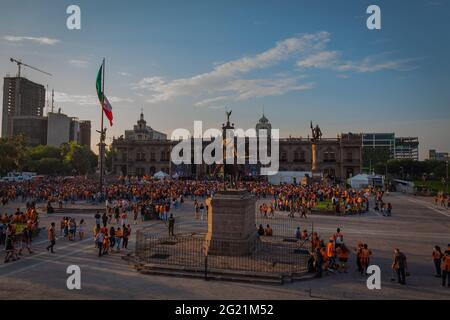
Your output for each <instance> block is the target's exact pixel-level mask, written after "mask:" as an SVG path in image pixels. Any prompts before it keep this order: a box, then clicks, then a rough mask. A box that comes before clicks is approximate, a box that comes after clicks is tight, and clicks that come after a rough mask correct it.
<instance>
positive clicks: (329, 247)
mask: <svg viewBox="0 0 450 320" xmlns="http://www.w3.org/2000/svg"><path fill="white" fill-rule="evenodd" d="M327 257H328V260H329V261H330V264H329V268H330V269H333V268H335V264H336V252H335V250H334V240H333V238H331V239H330V241H329V242H328V244H327Z"/></svg>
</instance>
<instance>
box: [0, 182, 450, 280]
mask: <svg viewBox="0 0 450 320" xmlns="http://www.w3.org/2000/svg"><path fill="white" fill-rule="evenodd" d="M229 187H231V185H230V184H229V183H224V182H220V181H179V180H163V181H154V180H151V181H143V180H137V179H136V180H133V179H128V180H125V179H119V180H116V181H112V182H110V183H107V184H106V185H105V188H104V192H102V193H100V192H99V191H98V183H97V181H94V180H92V179H89V178H85V177H69V178H58V177H48V178H42V179H40V180H39V179H38V180H35V181H30V182H21V183H15V182H11V183H6V184H5V183H3V184H0V199H1V203H2V205H3V206H6V205H7V204H8V203H9V202H14V203H17V202H22V203H26V210H25V211H24V212H22V211H20V209H17V210H16V212H15V213H13V214H10V215H8V214H7V213H4V214H2V215H0V243H1V244H2V245H4V246H5V249H6V257H5V262H9V261H11V260H17V259H19V256H20V255H21V254H22V252H23V251H28V252H29V253H30V254H31V253H33V250H32V238H33V231H35V230H36V228H37V226H38V221H39V216H38V214H37V210H36V204H38V203H46V204H47V206H46V208H47V212H48V210H49V208H51V209H52V210H53V207H58V208H64V207H67V205H68V204H69V203H71V204H76V203H78V202H88V203H105V211H104V213H103V214H100V212H97V213H96V214H95V215H94V217H93V220H94V221H95V223H94V228H93V242H94V243H95V248H96V250H98V256H99V257H101V256H104V255H107V254H110V253H112V252H114V251H120V250H123V249H127V247H128V241H129V238H130V236H131V231H132V228H131V225H136V224H138V223H139V221H141V220H146V219H159V220H162V221H164V222H165V223H166V225H167V223H168V227H169V235H173V234H174V221H175V218H174V217H173V212H172V211H173V210H177V209H179V208H180V207H182V205H183V203H184V202H185V201H186V200H187V199H189V200H190V201H192V202H193V203H194V217H195V219H200V220H204V219H206V216H207V215H206V213H207V209H208V208H207V205H206V201H205V200H206V198H208V197H212V196H214V194H215V193H217V192H218V191H220V190H223V189H226V188H229ZM233 187H234V188H239V189H246V190H247V191H248V192H250V193H251V194H253V195H254V196H255V197H256V198H258V199H260V200H262V201H261V202H260V205H259V208H258V210H259V215H260V217H261V218H267V219H274V218H276V217H277V215H281V214H283V213H284V214H287V216H289V217H292V218H294V217H295V216H296V215H298V216H299V217H300V218H305V219H306V218H307V217H308V216H310V215H311V214H314V212H315V211H317V210H321V208H322V209H323V208H325V209H326V210H328V211H330V212H335V213H336V214H339V215H341V214H362V213H363V212H366V211H368V210H369V208H370V204H369V202H371V200H370V199H371V196H373V208H374V210H375V211H378V212H381V213H382V214H383V215H385V216H391V214H392V204H391V203H386V202H384V200H383V195H384V194H383V192H381V191H376V190H354V189H351V188H346V187H344V186H341V185H334V184H330V183H311V184H307V185H298V184H281V185H271V184H269V183H267V182H264V181H239V182H235V183H234V184H233ZM435 201H436V204H437V205H441V206H448V201H450V198H449V197H445V196H443V195H440V196H438V197H436V198H435ZM86 225H87V224H86V222H85V221H84V220H83V219H80V220H79V222H78V219H77V218H75V217H69V216H67V217H64V218H62V219H61V221H60V224H59V228H60V230H59V237H60V238H61V239H64V240H67V241H77V240H79V241H82V240H84V239H85V238H86V228H87V227H86ZM18 226H23V227H21V230H20V232H18V231H17V228H18ZM256 229H257V233H258V234H259V235H260V236H267V237H270V236H273V235H274V230H273V229H272V227H271V226H270V225H269V224H266V226H265V227H264V226H263V225H262V224H260V225H259V226H258V227H257V228H256ZM47 232H48V240H49V246H48V247H47V250H48V251H49V252H53V253H54V252H55V251H54V247H55V244H56V239H57V230H56V224H55V223H52V224H51V225H50V226H49V227H48V230H47ZM17 234H19V239H18V236H17ZM294 236H295V238H297V239H298V240H301V241H302V242H303V243H305V242H311V247H312V250H311V259H310V263H309V268H310V269H311V270H314V272H316V273H317V276H318V277H321V276H322V275H323V272H326V273H334V272H336V271H337V272H342V273H347V272H348V261H349V259H350V256H351V255H352V253H353V254H354V256H355V265H356V269H357V271H358V272H359V273H360V274H361V275H366V274H367V268H368V266H369V265H370V260H371V257H372V250H371V248H370V247H369V246H368V244H367V243H364V242H360V243H357V244H356V247H355V248H354V249H351V248H350V247H348V246H347V245H346V244H345V243H344V236H343V234H342V232H341V230H340V229H337V231H336V233H334V234H333V235H331V236H330V237H328V238H325V239H322V238H321V237H320V236H319V234H318V233H317V232H312V233H310V234H309V233H308V230H306V229H303V230H302V229H300V228H297V229H296V230H295V234H294ZM19 243H20V244H21V245H20V246H18V244H19ZM19 247H20V248H19ZM449 255H450V247H449V249H448V250H446V251H445V252H441V250H440V248H439V247H438V246H436V247H435V249H434V251H433V254H432V257H433V262H434V266H435V272H436V277H441V278H442V284H443V285H446V284H447V285H449V282H450V257H449ZM392 269H393V271H394V273H395V274H396V276H397V280H398V282H399V283H401V284H405V283H406V276H407V275H408V271H407V270H408V266H407V262H406V256H405V255H404V254H403V253H402V252H401V251H400V250H399V249H395V252H394V257H393V263H392Z"/></svg>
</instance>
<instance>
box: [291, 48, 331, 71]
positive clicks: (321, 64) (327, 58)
mask: <svg viewBox="0 0 450 320" xmlns="http://www.w3.org/2000/svg"><path fill="white" fill-rule="evenodd" d="M339 56H340V53H339V52H338V51H320V52H318V53H315V54H312V55H310V56H308V57H306V58H304V59H301V60H299V61H297V65H298V66H299V67H305V68H313V67H314V68H325V67H329V66H331V65H333V64H334V63H336V61H337V60H338V58H339Z"/></svg>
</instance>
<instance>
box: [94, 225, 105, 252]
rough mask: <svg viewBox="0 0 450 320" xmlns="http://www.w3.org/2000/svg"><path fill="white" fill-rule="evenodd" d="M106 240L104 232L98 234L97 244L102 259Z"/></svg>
mask: <svg viewBox="0 0 450 320" xmlns="http://www.w3.org/2000/svg"><path fill="white" fill-rule="evenodd" d="M104 240H105V236H104V234H103V232H101V231H100V232H99V233H97V235H96V237H95V242H96V243H97V248H98V256H99V257H101V256H102V253H103V242H104Z"/></svg>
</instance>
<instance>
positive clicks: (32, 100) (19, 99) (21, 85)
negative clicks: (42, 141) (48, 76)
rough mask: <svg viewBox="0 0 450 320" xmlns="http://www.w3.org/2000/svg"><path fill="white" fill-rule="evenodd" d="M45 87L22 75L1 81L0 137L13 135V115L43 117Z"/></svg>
mask: <svg viewBox="0 0 450 320" xmlns="http://www.w3.org/2000/svg"><path fill="white" fill-rule="evenodd" d="M44 107H45V87H44V86H43V85H41V84H38V83H34V82H33V81H30V80H28V79H26V78H24V77H5V78H4V82H3V111H2V115H3V117H2V137H12V136H13V117H16V116H17V117H43V116H44Z"/></svg>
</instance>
